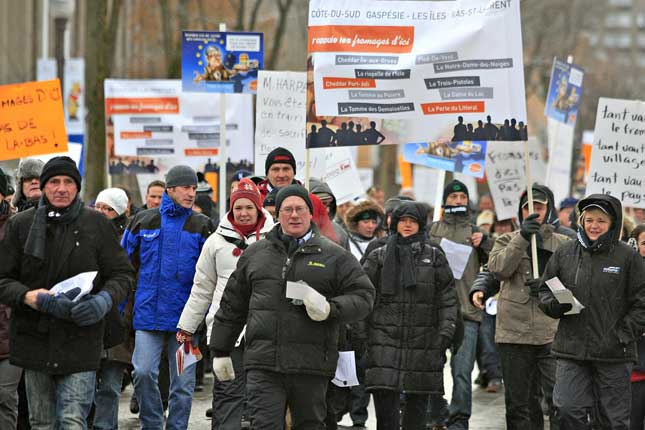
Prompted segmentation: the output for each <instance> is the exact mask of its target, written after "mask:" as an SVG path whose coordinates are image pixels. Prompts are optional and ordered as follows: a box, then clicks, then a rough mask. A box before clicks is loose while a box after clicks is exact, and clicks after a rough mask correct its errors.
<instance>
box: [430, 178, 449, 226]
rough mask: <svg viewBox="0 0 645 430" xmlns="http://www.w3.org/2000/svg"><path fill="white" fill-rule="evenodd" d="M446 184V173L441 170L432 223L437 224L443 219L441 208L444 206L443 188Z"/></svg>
mask: <svg viewBox="0 0 645 430" xmlns="http://www.w3.org/2000/svg"><path fill="white" fill-rule="evenodd" d="M445 184H446V171H445V170H439V175H437V189H436V190H435V197H434V211H432V222H437V221H439V220H440V219H441V206H442V205H443V187H444V186H445Z"/></svg>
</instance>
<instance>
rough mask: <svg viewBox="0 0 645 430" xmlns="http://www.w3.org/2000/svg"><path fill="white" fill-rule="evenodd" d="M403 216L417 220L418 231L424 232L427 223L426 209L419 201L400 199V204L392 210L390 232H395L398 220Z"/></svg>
mask: <svg viewBox="0 0 645 430" xmlns="http://www.w3.org/2000/svg"><path fill="white" fill-rule="evenodd" d="M403 217H410V218H413V219H415V220H417V223H418V224H419V232H424V231H425V229H426V227H427V225H428V222H427V220H428V210H427V209H426V206H425V205H424V204H423V203H421V202H415V201H402V202H401V204H400V205H399V206H398V207H397V208H396V209H394V212H392V222H391V223H390V233H391V234H393V233H396V227H397V224H398V223H399V220H400V219H401V218H403Z"/></svg>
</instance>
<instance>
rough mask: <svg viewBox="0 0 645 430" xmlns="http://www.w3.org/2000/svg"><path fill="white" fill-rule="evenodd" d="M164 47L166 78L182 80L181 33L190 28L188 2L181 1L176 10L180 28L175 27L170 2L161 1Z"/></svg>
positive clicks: (166, 0)
mask: <svg viewBox="0 0 645 430" xmlns="http://www.w3.org/2000/svg"><path fill="white" fill-rule="evenodd" d="M159 12H160V14H161V28H162V35H163V46H164V53H165V58H166V76H167V77H169V78H181V32H182V30H186V29H187V28H188V0H179V2H178V4H177V8H176V12H177V17H178V26H177V27H175V26H174V25H173V19H172V18H173V16H174V15H175V14H173V13H171V11H170V7H169V5H168V0H159Z"/></svg>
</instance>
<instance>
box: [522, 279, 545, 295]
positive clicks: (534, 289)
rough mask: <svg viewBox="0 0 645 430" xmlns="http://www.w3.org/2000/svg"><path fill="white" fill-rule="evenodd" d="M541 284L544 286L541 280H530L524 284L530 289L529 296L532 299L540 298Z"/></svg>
mask: <svg viewBox="0 0 645 430" xmlns="http://www.w3.org/2000/svg"><path fill="white" fill-rule="evenodd" d="M540 284H542V281H541V280H540V278H537V279H529V280H528V281H526V282H525V283H524V285H526V286H527V287H529V296H531V297H539V295H540V294H539V288H540Z"/></svg>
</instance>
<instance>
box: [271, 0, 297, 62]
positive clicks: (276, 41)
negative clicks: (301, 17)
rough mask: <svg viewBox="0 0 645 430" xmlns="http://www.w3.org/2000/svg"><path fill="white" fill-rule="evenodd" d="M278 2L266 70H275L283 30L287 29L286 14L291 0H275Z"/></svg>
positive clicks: (291, 2)
mask: <svg viewBox="0 0 645 430" xmlns="http://www.w3.org/2000/svg"><path fill="white" fill-rule="evenodd" d="M276 2H277V3H278V9H279V10H280V17H279V18H278V25H277V27H276V29H275V33H274V34H273V46H272V48H271V59H270V60H269V65H268V67H267V70H275V64H276V62H277V61H278V56H279V54H280V46H281V45H282V37H283V36H284V32H285V31H286V30H287V16H288V15H289V9H291V5H292V4H293V0H276Z"/></svg>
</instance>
